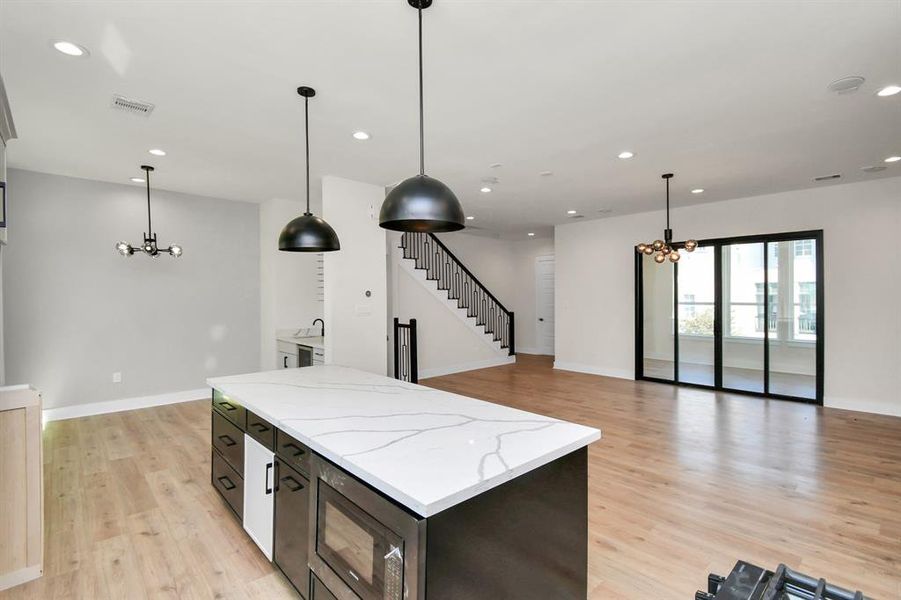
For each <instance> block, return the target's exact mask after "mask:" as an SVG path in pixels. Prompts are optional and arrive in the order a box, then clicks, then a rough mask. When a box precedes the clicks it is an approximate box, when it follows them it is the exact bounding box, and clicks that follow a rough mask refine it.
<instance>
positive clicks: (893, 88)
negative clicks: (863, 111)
mask: <svg viewBox="0 0 901 600" xmlns="http://www.w3.org/2000/svg"><path fill="white" fill-rule="evenodd" d="M898 92H901V85H887V86H885V87H884V88H882V89H881V90H879V91H878V92H876V95H877V96H882V97H883V98H885V97H886V96H894V95H895V94H897V93H898Z"/></svg>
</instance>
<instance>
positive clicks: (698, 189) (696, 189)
mask: <svg viewBox="0 0 901 600" xmlns="http://www.w3.org/2000/svg"><path fill="white" fill-rule="evenodd" d="M691 193H692V194H703V193H704V188H695V189H693V190H691Z"/></svg>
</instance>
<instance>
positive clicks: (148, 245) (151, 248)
mask: <svg viewBox="0 0 901 600" xmlns="http://www.w3.org/2000/svg"><path fill="white" fill-rule="evenodd" d="M141 169H143V170H144V181H145V182H146V183H147V232H146V233H145V234H144V241H143V242H141V244H140V245H138V246H132V245H131V244H129V243H128V242H116V250H118V251H119V254H121V255H122V256H131V255H133V254H134V253H135V251H136V250H139V251H141V252H143V253H144V254H146V255H147V256H152V257H154V258H156V257H158V256H159V255H160V253H161V252H165V253H168V254H169V256H174V257H175V258H178V257H180V256H181V255H182V253H183V252H184V250H183V249H182V247H181V246H179V245H178V244H172V245H170V246H169V247H168V248H165V249H163V250H162V251H161V250H160V249H159V246H158V245H157V242H156V233H155V232H154V231H153V225H152V222H151V220H150V173H152V172H153V167H151V166H149V165H141Z"/></svg>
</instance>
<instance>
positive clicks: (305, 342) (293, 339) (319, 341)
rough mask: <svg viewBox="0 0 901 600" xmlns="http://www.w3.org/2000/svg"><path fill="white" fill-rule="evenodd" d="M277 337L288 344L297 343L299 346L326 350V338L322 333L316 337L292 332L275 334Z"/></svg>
mask: <svg viewBox="0 0 901 600" xmlns="http://www.w3.org/2000/svg"><path fill="white" fill-rule="evenodd" d="M275 339H276V340H278V341H279V342H285V343H287V344H297V345H298V346H309V347H310V348H319V349H320V350H325V338H324V337H322V336H321V335H317V336H314V337H298V336H295V335H291V334H290V333H283V334H279V335H277V336H275Z"/></svg>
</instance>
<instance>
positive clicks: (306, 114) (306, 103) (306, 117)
mask: <svg viewBox="0 0 901 600" xmlns="http://www.w3.org/2000/svg"><path fill="white" fill-rule="evenodd" d="M303 127H304V136H305V137H306V143H307V213H306V214H308V215H309V214H312V213H311V212H310V99H309V98H308V97H306V96H305V97H304V99H303Z"/></svg>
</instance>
